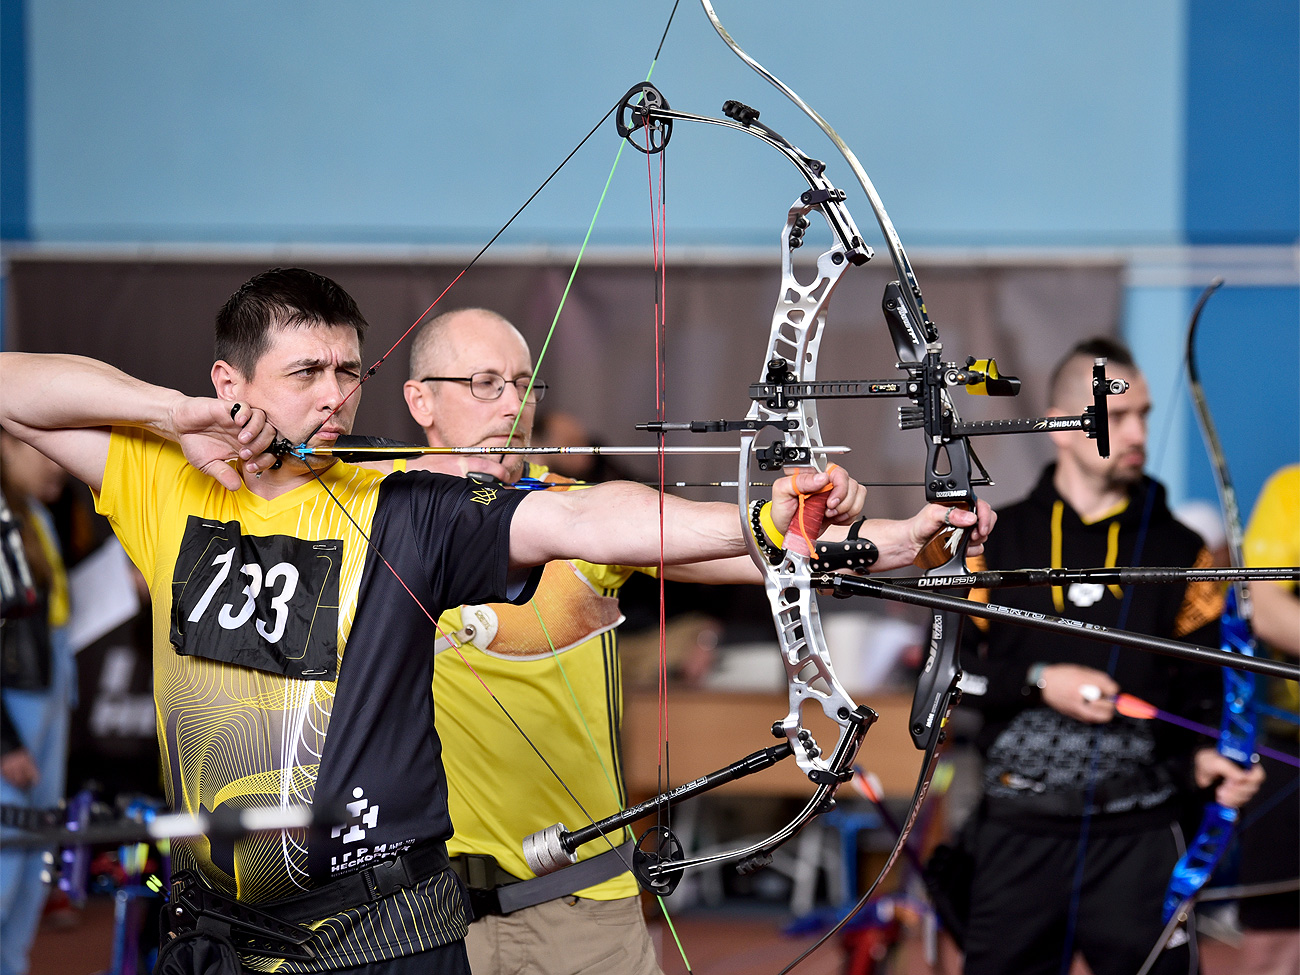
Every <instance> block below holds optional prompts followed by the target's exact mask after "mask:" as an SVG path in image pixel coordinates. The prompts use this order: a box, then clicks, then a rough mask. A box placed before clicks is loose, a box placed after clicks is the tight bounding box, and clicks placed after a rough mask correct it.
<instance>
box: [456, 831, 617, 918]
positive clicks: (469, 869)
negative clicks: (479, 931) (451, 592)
mask: <svg viewBox="0 0 1300 975" xmlns="http://www.w3.org/2000/svg"><path fill="white" fill-rule="evenodd" d="M635 846H636V844H635V843H634V842H633V841H632V840H628V841H627V842H626V843H624V844H623V845H622V846H619V847H615V848H614V849H612V850H606V851H605V852H604V853H601V854H599V855H597V856H594V857H591V858H590V859H587V860H581V861H579V862H578V863H575V864H574V865H573V866H571V867H565V868H564V869H563V870H557V871H556V872H555V873H548V874H545V875H544V876H541V877H533V878H531V879H529V880H523V879H521V878H519V877H516V876H515V875H514V874H512V873H508V872H507V871H505V870H503V869H502V868H501V867H500V865H498V863H497V861H496V857H493V856H488V855H487V854H483V853H460V854H457V855H456V856H454V857H452V858H451V869H452V871H453V872H454V873H455V874H456V875H457V876H458V877H460V879H461V880H463V881H464V882H465V887H466V889H467V892H468V894H469V905H470V912H471V914H472V915H473V917H472V920H475V921H477V920H478V919H479V918H482V917H488V916H490V915H498V916H499V915H505V914H513V913H514V912H515V911H522V910H523V909H524V908H526V907H535V906H536V905H538V904H544V903H545V902H546V901H553V900H555V898H557V897H564V896H566V895H568V894H572V893H574V892H575V891H579V890H586V889H587V888H588V887H594V886H596V884H602V883H604V882H605V881H606V880H613V879H614V878H615V877H617V876H618V875H619V874H622V873H626V872H627V871H628V869H630V868H629V864H630V863H631V862H632V851H633V849H634V848H635Z"/></svg>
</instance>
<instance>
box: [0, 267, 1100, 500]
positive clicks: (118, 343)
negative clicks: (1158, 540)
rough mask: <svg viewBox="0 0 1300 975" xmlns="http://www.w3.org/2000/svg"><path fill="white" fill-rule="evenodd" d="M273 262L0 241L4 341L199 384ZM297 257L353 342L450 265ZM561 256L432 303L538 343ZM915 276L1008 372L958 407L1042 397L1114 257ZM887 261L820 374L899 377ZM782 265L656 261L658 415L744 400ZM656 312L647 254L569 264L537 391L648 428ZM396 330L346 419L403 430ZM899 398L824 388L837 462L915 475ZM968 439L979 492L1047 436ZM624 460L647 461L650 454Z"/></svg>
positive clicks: (627, 436)
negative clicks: (340, 301) (660, 338)
mask: <svg viewBox="0 0 1300 975" xmlns="http://www.w3.org/2000/svg"><path fill="white" fill-rule="evenodd" d="M271 263H290V262H289V261H287V260H284V261H278V262H275V261H272V262H268V261H244V260H230V261H217V260H181V259H165V260H150V259H141V258H130V259H121V260H116V259H115V260H106V259H71V258H56V257H51V256H41V255H10V273H9V277H8V282H9V295H8V301H9V304H8V309H9V318H8V327H7V335H8V340H9V345H10V347H11V348H13V349H18V350H23V351H32V352H73V353H78V354H82V355H88V356H92V357H95V358H99V359H103V360H106V361H108V362H110V363H112V364H114V365H116V366H119V367H120V368H122V369H124V370H126V371H127V372H130V373H131V374H133V375H135V376H138V377H140V378H142V379H145V380H147V381H149V382H154V383H159V384H162V385H167V386H173V387H176V388H179V389H181V390H182V391H184V392H186V393H190V394H196V395H198V394H205V393H209V392H210V391H211V386H210V384H209V380H208V373H209V369H210V366H211V362H212V345H211V327H212V320H213V317H214V315H215V312H216V310H217V308H218V307H219V306H220V305H221V303H222V302H223V301H224V300H225V299H226V297H227V296H228V295H229V294H230V293H231V292H232V291H234V290H235V289H236V288H237V287H238V286H239V285H240V284H241V283H243V282H244V281H245V280H246V279H247V278H249V277H250V276H252V275H253V274H254V273H256V272H258V271H260V270H263V269H264V268H265V267H267V266H269V265H270V264H271ZM295 263H306V266H308V267H310V268H311V269H312V270H315V271H319V272H320V273H323V274H327V275H329V276H330V277H332V278H334V279H335V280H337V281H338V282H339V283H340V284H341V285H343V287H345V288H346V289H348V291H350V292H351V293H352V294H353V295H354V296H355V297H356V299H357V301H358V302H359V303H360V305H361V308H362V310H363V312H364V313H365V314H366V316H367V318H368V319H369V321H370V323H371V332H370V337H369V338H368V340H367V343H366V345H367V348H366V350H365V357H366V359H367V360H368V361H374V360H375V359H377V358H378V357H379V356H380V355H381V354H383V353H384V352H385V351H386V350H387V349H388V348H389V347H390V346H391V345H392V344H393V343H394V342H395V341H396V340H397V338H398V336H399V335H401V333H402V332H403V330H405V329H406V327H407V326H409V325H410V324H411V323H412V322H413V321H415V319H416V317H417V316H418V315H419V314H420V313H421V312H422V311H423V310H424V309H425V307H426V306H427V305H428V304H429V303H430V302H432V301H433V299H434V297H435V296H436V295H437V294H438V293H439V292H440V291H442V289H443V288H444V287H445V286H446V285H447V284H448V283H449V282H450V281H451V280H452V278H454V277H455V275H456V273H457V272H458V271H459V270H460V267H461V266H462V265H460V264H456V263H452V262H446V263H438V262H430V261H422V260H413V261H410V262H404V263H398V262H378V261H364V260H361V261H344V260H315V259H313V260H311V261H310V262H304V261H302V260H301V259H299V260H298V261H297V262H295ZM568 275H569V267H568V266H567V265H561V264H559V263H550V262H545V261H542V262H537V263H518V262H500V263H482V264H479V265H478V266H476V267H475V268H474V269H473V270H471V271H470V272H469V274H467V275H466V276H465V277H464V278H463V279H462V280H461V281H460V283H459V284H457V285H456V287H455V288H454V289H453V290H452V291H451V293H450V294H448V296H447V297H446V298H445V299H443V301H442V303H441V304H440V305H439V308H438V310H439V311H445V310H451V309H453V308H457V307H466V306H471V305H477V306H484V307H488V308H492V309H494V310H496V311H498V312H500V313H502V314H504V315H505V316H506V317H507V318H509V319H510V320H511V321H513V322H514V323H515V324H516V325H517V326H518V327H519V328H520V330H521V331H522V332H523V333H524V335H525V336H526V337H527V338H528V340H529V342H530V343H531V345H532V348H533V354H534V356H535V357H536V356H537V355H538V353H539V351H540V349H541V346H542V343H543V341H544V340H545V338H546V333H547V329H548V328H549V326H550V324H551V320H552V318H553V316H554V314H555V308H556V305H557V304H558V302H559V298H560V295H561V293H562V291H563V289H564V285H565V282H566V280H567V279H568ZM917 276H918V278H919V280H920V281H921V284H922V286H923V288H924V289H925V293H926V300H927V306H928V308H929V310H930V313H931V315H932V316H933V318H934V319H935V321H936V322H937V323H938V324H939V327H940V330H941V334H942V336H943V339H944V343H945V345H944V348H945V353H946V355H947V357H948V358H950V359H954V360H957V361H964V359H965V357H966V356H967V355H974V356H976V357H979V358H984V357H988V356H993V357H996V358H997V359H998V363H999V366H1000V367H1001V369H1002V371H1003V372H1004V373H1010V374H1014V375H1018V376H1020V377H1021V379H1022V380H1024V384H1025V388H1024V392H1023V393H1022V394H1021V396H1020V397H1019V398H1018V399H1016V400H990V399H984V398H978V397H966V396H964V395H962V394H958V395H959V397H960V398H959V400H958V408H959V409H960V410H961V411H962V414H963V416H965V417H967V418H971V419H974V418H992V417H1010V416H1017V415H1021V416H1024V415H1030V414H1033V415H1037V414H1041V413H1042V411H1043V410H1044V409H1045V406H1046V404H1045V396H1046V381H1047V376H1048V373H1049V372H1050V370H1051V367H1052V365H1053V364H1054V363H1055V361H1056V360H1057V359H1058V358H1059V357H1060V356H1061V355H1062V354H1063V353H1064V352H1065V351H1066V350H1067V349H1068V348H1069V347H1070V346H1071V345H1073V344H1074V343H1075V342H1076V341H1078V340H1079V339H1081V338H1084V337H1086V336H1089V335H1093V334H1102V333H1105V334H1114V333H1115V332H1116V331H1117V328H1118V322H1119V314H1120V296H1121V280H1120V268H1119V267H1118V266H1117V265H1116V266H1109V265H1105V266H1102V265H1096V264H1080V265H1072V264H1064V263H1063V264H1060V265H1047V264H1043V263H1033V264H1024V265H1016V264H1008V263H997V264H988V265H970V264H953V263H944V262H941V261H931V262H926V261H924V260H919V261H918V262H917ZM892 277H893V275H892V274H891V273H890V270H889V268H888V266H887V265H886V264H885V263H884V261H883V260H882V259H881V258H878V259H877V262H873V264H872V265H869V266H868V267H866V268H863V269H855V270H853V271H851V272H849V273H848V274H846V275H845V277H844V278H843V279H842V281H841V283H840V286H839V289H838V291H837V293H836V295H835V298H834V300H833V302H832V304H831V308H830V317H829V321H828V327H827V332H826V336H825V339H824V340H823V343H822V350H821V351H822V355H821V363H820V368H819V376H820V378H822V379H893V378H896V377H897V375H898V373H897V371H896V370H895V368H894V352H893V347H892V346H891V344H890V342H889V338H888V334H887V332H886V330H885V326H884V321H883V318H882V316H881V312H880V297H881V292H882V289H883V288H884V286H885V284H886V283H887V282H888V281H889V280H891V278H892ZM779 281H780V277H779V270H778V268H777V266H776V254H775V251H774V252H773V259H772V261H770V262H763V263H739V264H737V263H717V264H705V263H690V264H680V263H679V264H677V265H675V266H670V270H669V275H668V284H667V300H666V313H667V322H668V337H667V343H666V348H665V350H664V354H665V361H666V374H667V399H668V415H669V418H670V419H680V420H692V419H718V418H722V417H726V418H729V419H732V418H736V419H738V418H740V417H743V416H744V414H745V411H746V410H747V408H748V402H747V400H746V390H747V387H748V384H749V383H750V382H753V381H756V380H757V379H758V378H759V375H760V371H761V367H762V361H761V356H762V353H763V348H764V345H765V343H766V338H767V333H768V329H769V327H770V324H771V319H772V308H773V304H774V302H775V300H776V297H777V295H776V290H777V287H778V284H779ZM653 321H654V280H653V277H652V273H651V271H650V270H649V269H648V268H646V267H641V266H633V265H631V264H623V263H602V262H600V261H599V260H589V261H588V262H587V263H586V264H584V266H583V268H582V270H581V271H580V272H579V274H578V276H577V279H576V281H575V282H574V286H573V289H572V291H571V293H570V295H569V299H568V302H567V304H566V305H565V308H564V313H563V315H562V316H561V318H560V321H559V324H558V326H557V328H556V330H555V335H554V338H553V339H552V341H551V343H550V348H549V350H548V351H547V353H546V356H545V359H544V360H543V362H542V366H541V370H540V375H541V376H542V378H544V379H545V380H546V381H547V382H549V383H550V384H551V385H552V387H553V390H552V392H551V394H550V395H549V396H548V399H547V402H546V405H547V407H550V408H552V409H557V410H565V411H568V412H571V413H574V414H576V415H577V416H578V417H580V418H581V419H582V420H584V421H585V422H586V423H587V424H588V425H589V427H590V429H591V430H592V432H593V434H594V435H595V436H597V437H599V438H600V440H602V441H603V442H605V443H609V444H652V443H653V442H654V441H653V439H652V438H651V437H649V436H648V435H647V434H640V433H637V432H636V430H635V429H634V424H635V423H637V422H639V421H644V420H648V419H652V418H653V414H654V374H653V369H652V363H653V359H654V337H653ZM409 349H410V345H409V343H404V344H403V345H401V346H399V347H398V348H397V350H396V351H395V352H393V354H392V357H391V359H392V361H389V362H388V363H387V364H386V365H385V366H383V367H382V368H381V369H380V370H379V372H378V374H377V375H376V376H375V378H374V379H373V380H372V381H371V382H370V383H368V384H367V386H366V389H365V397H364V403H363V405H362V407H361V410H360V413H359V417H358V423H357V431H356V432H358V433H373V434H379V435H384V436H396V437H407V438H412V439H415V438H416V437H417V436H418V429H417V428H416V427H415V425H414V423H413V422H412V421H411V420H410V418H409V416H408V415H407V412H406V407H405V404H404V402H403V401H402V398H401V393H400V387H401V383H402V381H403V380H404V379H405V378H406V373H407V358H406V357H407V354H408V353H409ZM898 402H899V401H894V400H876V401H869V402H858V403H827V404H823V405H822V408H821V422H822V432H823V435H824V437H825V439H826V441H827V442H828V443H842V444H845V445H847V446H850V447H852V448H853V453H852V454H850V455H849V456H848V457H847V458H845V459H844V463H845V466H847V467H848V469H849V470H850V471H852V472H853V473H854V475H855V476H857V477H859V478H860V479H862V480H907V481H915V480H917V479H918V478H919V477H920V475H921V470H922V462H923V458H924V452H923V443H922V438H921V434H920V432H919V431H906V432H900V431H899V430H898V429H897V420H896V417H897V414H896V408H897V405H898ZM709 440H714V441H719V442H733V443H734V442H735V438H734V435H733V436H723V435H715V436H711V437H709V438H708V439H703V438H699V437H696V438H694V439H691V438H690V435H678V436H676V437H674V438H673V439H672V440H671V441H670V442H673V443H706V442H708V441H709ZM977 450H978V452H979V454H980V456H981V458H982V459H983V460H984V462H985V464H986V466H987V467H988V468H989V470H990V471H991V472H992V474H993V476H994V478H995V480H996V481H997V482H998V483H997V486H996V487H994V488H990V489H986V490H985V491H984V492H983V493H984V496H985V497H987V498H988V499H989V500H990V501H992V502H994V503H995V504H998V503H1004V502H1006V501H1009V500H1012V499H1014V498H1015V497H1017V496H1019V495H1020V494H1023V493H1024V491H1025V490H1026V489H1027V488H1028V487H1029V485H1030V484H1031V483H1032V482H1033V480H1034V479H1035V477H1036V475H1037V471H1038V469H1039V468H1040V467H1041V466H1042V464H1043V463H1044V462H1045V461H1046V460H1047V459H1048V458H1049V457H1050V455H1051V448H1050V443H1049V442H1048V441H1047V439H1046V438H1044V437H1037V436H1032V435H1029V436H1009V437H994V438H987V439H985V440H982V441H980V442H979V444H978V445H977ZM628 466H631V467H633V468H634V469H636V468H638V465H637V464H635V463H632V464H630V465H628ZM639 469H640V470H641V472H643V473H644V474H645V475H646V476H650V475H652V474H653V471H654V467H653V463H645V464H641V465H639ZM733 474H734V464H733V463H732V461H730V460H729V459H726V458H719V457H706V458H683V459H678V460H675V461H674V462H673V463H672V467H671V468H670V470H669V476H670V478H673V479H680V480H729V479H731V477H732V475H733ZM728 493H729V492H721V493H719V494H716V495H714V496H716V497H724V496H726V495H727V494H728ZM701 496H706V495H703V494H702V495H701ZM872 496H873V500H872V502H871V503H870V505H869V507H870V509H871V511H872V512H873V513H875V514H880V515H890V516H898V515H903V514H906V513H909V512H911V511H914V510H915V509H916V508H917V506H918V505H919V503H920V497H921V496H920V491H919V489H918V488H906V489H904V488H880V489H877V490H875V491H873V495H872Z"/></svg>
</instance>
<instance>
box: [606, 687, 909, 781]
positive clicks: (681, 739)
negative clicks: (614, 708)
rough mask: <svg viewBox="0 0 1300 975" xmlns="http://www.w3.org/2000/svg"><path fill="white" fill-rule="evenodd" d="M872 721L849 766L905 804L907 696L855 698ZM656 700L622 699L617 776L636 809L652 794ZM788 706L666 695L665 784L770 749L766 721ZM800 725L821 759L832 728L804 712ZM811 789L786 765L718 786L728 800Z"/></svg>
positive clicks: (770, 699)
mask: <svg viewBox="0 0 1300 975" xmlns="http://www.w3.org/2000/svg"><path fill="white" fill-rule="evenodd" d="M858 703H860V704H866V705H867V706H868V707H870V708H871V709H872V710H874V711H875V712H876V713H877V714H879V715H880V720H878V721H877V722H876V723H875V724H874V725H872V726H871V728H870V729H869V730H868V731H867V737H866V739H865V740H864V741H863V743H862V749H861V751H859V752H858V761H857V764H858V765H860V766H861V767H862V768H864V769H866V770H868V771H871V772H875V773H876V775H878V776H879V777H880V781H881V785H882V786H883V788H884V790H885V794H886V795H887V796H890V797H902V798H910V797H911V794H912V789H913V787H914V786H915V785H916V777H917V775H918V774H919V773H920V770H921V752H920V751H918V750H917V749H916V747H915V746H914V745H913V744H912V739H911V737H910V736H909V735H908V733H907V720H908V713H909V711H910V710H911V706H912V699H911V696H910V695H903V694H872V695H861V696H859V702H858ZM658 710H659V700H658V696H657V694H655V693H654V692H651V691H631V692H628V693H627V694H625V695H624V699H623V773H624V776H625V778H626V782H627V789H628V799H629V801H630V802H636V801H637V800H639V799H644V798H646V797H647V796H651V795H654V794H655V793H656V792H658V791H659V782H658V778H657V776H658V772H659V769H658V764H659V763H658V757H657V750H658V747H659V718H658ZM788 710H789V702H788V699H787V697H786V695H785V694H784V693H777V692H771V693H768V692H753V691H744V692H728V691H701V690H684V689H677V688H674V689H672V690H671V691H670V692H669V694H668V744H669V754H670V757H671V769H670V771H671V781H669V782H668V783H667V785H668V786H677V785H681V784H683V783H685V782H690V781H691V780H692V779H695V778H698V777H699V776H701V775H704V774H705V773H708V772H712V771H715V770H717V769H720V768H723V767H725V766H727V765H730V764H731V763H732V762H734V761H736V760H737V759H740V758H743V757H744V756H746V755H748V754H749V753H750V752H754V751H757V750H758V749H760V748H766V747H768V746H769V745H773V744H775V743H776V739H774V738H773V737H772V735H771V730H770V729H771V727H772V722H774V721H779V720H781V719H782V718H784V717H785V715H786V712H787V711H788ZM804 715H805V717H804V724H805V726H806V727H808V728H809V730H811V731H812V733H813V734H814V735H815V736H816V738H817V742H818V744H820V745H821V747H822V749H823V750H824V751H827V752H829V751H830V750H831V749H832V748H833V747H834V745H835V742H836V740H837V738H838V726H837V725H835V724H833V723H832V722H831V721H829V720H827V719H826V717H825V716H824V715H823V714H822V713H821V710H820V708H817V709H816V715H815V718H816V720H814V718H813V717H812V716H810V715H809V708H807V707H805V709H804ZM812 788H813V786H812V783H811V782H809V781H808V777H807V776H806V775H804V773H803V772H802V771H801V770H800V769H799V766H798V765H796V764H795V761H794V758H793V757H791V758H787V759H785V760H784V761H782V762H781V763H779V764H778V765H776V766H774V767H773V768H770V769H767V770H765V771H763V772H758V773H755V774H754V775H750V776H746V777H745V778H742V779H737V780H736V781H735V782H730V783H728V784H727V785H724V786H721V787H719V789H718V790H717V792H719V793H727V794H729V795H733V796H734V795H766V796H800V797H803V796H809V795H811V794H812Z"/></svg>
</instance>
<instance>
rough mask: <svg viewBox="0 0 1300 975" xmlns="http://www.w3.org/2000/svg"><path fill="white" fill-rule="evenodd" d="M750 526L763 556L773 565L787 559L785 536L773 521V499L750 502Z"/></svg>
mask: <svg viewBox="0 0 1300 975" xmlns="http://www.w3.org/2000/svg"><path fill="white" fill-rule="evenodd" d="M749 528H750V531H752V532H753V533H754V542H755V543H756V544H757V545H758V550H759V551H760V552H762V553H763V557H764V558H765V559H767V561H768V562H769V563H770V564H772V565H780V564H781V562H782V561H783V560H784V559H785V550H784V549H783V548H782V546H783V545H784V544H785V536H784V535H782V534H781V533H780V532H779V531H777V530H776V523H775V522H773V521H772V502H771V501H751V502H750V503H749Z"/></svg>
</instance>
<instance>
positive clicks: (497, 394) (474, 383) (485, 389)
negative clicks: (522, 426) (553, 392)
mask: <svg viewBox="0 0 1300 975" xmlns="http://www.w3.org/2000/svg"><path fill="white" fill-rule="evenodd" d="M420 382H422V383H469V394H470V395H471V396H473V397H474V398H475V399H482V400H494V399H500V398H501V394H502V393H504V392H505V391H506V383H507V382H509V383H510V385H512V386H514V388H515V389H516V390H518V391H519V399H520V400H521V401H524V402H528V403H540V402H541V401H542V397H544V396H545V395H546V390H547V389H548V388H549V387H548V386H547V385H546V383H544V382H536V381H534V380H532V379H529V378H527V377H522V376H521V377H520V378H519V379H510V380H507V379H506V378H505V377H504V376H498V375H497V374H496V373H495V372H476V373H474V375H472V376H425V377H424V378H423V379H421V380H420ZM529 383H532V387H533V388H532V391H531V392H530V391H529V389H528V384H529ZM525 397H527V399H526V400H525Z"/></svg>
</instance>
